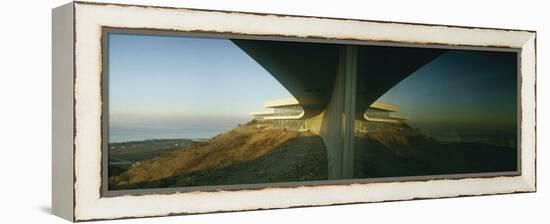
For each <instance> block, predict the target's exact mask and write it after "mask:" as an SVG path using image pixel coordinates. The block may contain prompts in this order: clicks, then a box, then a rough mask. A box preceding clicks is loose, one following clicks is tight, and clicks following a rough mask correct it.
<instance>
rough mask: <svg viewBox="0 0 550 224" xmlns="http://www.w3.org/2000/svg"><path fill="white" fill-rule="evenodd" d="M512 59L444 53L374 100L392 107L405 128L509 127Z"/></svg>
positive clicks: (513, 80) (514, 105) (512, 99)
mask: <svg viewBox="0 0 550 224" xmlns="http://www.w3.org/2000/svg"><path fill="white" fill-rule="evenodd" d="M516 77H517V65H516V55H515V53H503V52H500V53H499V52H482V51H459V50H453V51H449V52H447V53H445V54H443V55H442V56H440V57H439V58H437V59H435V60H434V61H432V62H431V63H430V64H428V65H427V66H425V67H423V68H421V69H419V70H418V71H416V72H415V73H413V74H412V75H410V76H409V77H407V78H406V79H404V80H403V81H401V82H400V83H399V84H397V85H396V86H395V87H393V88H392V89H390V90H389V91H388V92H387V93H386V94H384V95H383V96H382V97H381V98H380V100H382V101H385V102H389V103H393V104H396V105H398V106H399V107H400V112H401V113H403V114H405V115H407V116H409V117H410V118H411V120H410V121H409V123H411V124H416V126H422V125H430V124H431V125H457V124H462V125H474V126H487V125H497V126H503V125H504V126H510V125H513V124H515V123H516V121H517V120H516V116H517V111H516V110H517V100H516V99H517V98H516V94H517V87H516V85H517V80H516Z"/></svg>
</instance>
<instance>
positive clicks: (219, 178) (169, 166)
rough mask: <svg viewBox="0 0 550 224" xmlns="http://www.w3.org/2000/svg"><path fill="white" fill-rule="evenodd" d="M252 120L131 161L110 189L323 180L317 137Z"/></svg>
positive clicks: (321, 149)
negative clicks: (201, 140) (137, 160)
mask: <svg viewBox="0 0 550 224" xmlns="http://www.w3.org/2000/svg"><path fill="white" fill-rule="evenodd" d="M269 125H270V123H269V122H258V121H252V122H249V123H247V124H245V125H242V126H238V127H236V128H234V129H232V130H231V131H228V132H226V133H223V134H220V135H218V136H216V137H214V138H212V139H210V140H209V141H206V142H200V143H196V144H193V145H190V146H188V147H185V148H182V149H180V150H174V151H171V152H166V153H163V154H161V155H159V156H157V157H155V158H153V159H150V160H145V161H143V162H137V163H135V164H134V165H133V166H132V167H131V168H130V169H129V170H127V171H126V172H123V173H122V174H120V175H118V176H115V177H112V178H110V183H111V184H110V188H111V189H133V188H154V187H172V186H199V185H216V184H252V183H265V182H286V181H300V180H303V181H307V180H326V179H327V176H326V175H327V173H328V172H327V162H326V152H325V149H324V145H323V142H322V140H321V138H320V137H318V136H315V135H312V134H310V133H307V132H297V131H286V130H276V129H270V128H269Z"/></svg>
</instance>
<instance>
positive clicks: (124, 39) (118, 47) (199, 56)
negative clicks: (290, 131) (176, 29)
mask: <svg viewBox="0 0 550 224" xmlns="http://www.w3.org/2000/svg"><path fill="white" fill-rule="evenodd" d="M109 41H110V42H109V57H110V58H109V60H110V64H109V66H110V67H109V69H110V70H109V74H110V77H109V82H110V83H109V87H110V88H109V91H110V92H109V94H110V95H109V100H110V102H109V107H110V108H109V109H110V120H111V123H112V124H126V125H128V124H132V125H170V124H173V125H184V126H194V125H198V126H205V125H206V126H208V125H220V124H221V125H228V126H233V125H236V124H237V123H240V122H244V121H247V120H249V119H251V116H249V115H248V112H251V111H256V110H261V109H262V108H263V102H264V101H265V100H268V99H276V98H284V97H290V96H291V95H290V93H288V91H287V90H286V89H285V88H284V87H283V86H282V85H281V84H279V82H277V81H276V80H275V79H274V78H273V77H272V76H271V75H270V74H269V73H268V72H267V71H265V70H264V69H263V68H262V67H261V66H260V65H259V64H257V63H256V62H255V61H254V60H253V59H251V58H250V57H249V56H248V55H246V53H244V52H243V51H242V50H241V49H240V48H238V47H237V46H236V45H234V44H233V43H232V42H231V41H229V40H225V39H206V38H184V37H166V36H144V35H122V34H111V35H110V39H109Z"/></svg>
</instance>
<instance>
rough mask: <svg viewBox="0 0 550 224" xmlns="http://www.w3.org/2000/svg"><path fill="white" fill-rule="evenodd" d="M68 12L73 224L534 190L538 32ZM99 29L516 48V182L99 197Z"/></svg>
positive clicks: (138, 10) (153, 11) (84, 7)
mask: <svg viewBox="0 0 550 224" xmlns="http://www.w3.org/2000/svg"><path fill="white" fill-rule="evenodd" d="M73 7H74V18H73V19H74V34H75V36H74V38H75V45H74V57H75V58H74V78H75V80H74V102H75V105H74V116H75V117H74V121H75V124H74V130H75V133H74V134H75V135H74V177H75V179H74V180H75V182H74V198H73V202H74V208H73V209H74V210H73V212H74V213H73V216H74V217H72V219H73V220H74V221H84V220H95V219H116V218H123V217H147V216H164V215H169V214H189V213H208V212H221V211H236V210H255V209H269V208H287V207H296V206H319V205H331V204H345V203H358V202H380V201H394V200H410V199H417V198H442V197H456V196H464V195H469V196H471V195H484V194H503V193H513V192H533V191H535V190H536V180H535V173H536V170H535V144H536V143H535V138H536V137H535V119H536V114H535V77H536V75H535V36H536V34H535V32H532V31H518V30H497V29H484V28H464V27H450V26H433V25H422V24H401V23H384V22H375V21H359V20H341V19H330V18H314V17H297V16H280V15H260V14H249V13H236V12H220V11H204V10H189V9H176V8H157V7H141V6H125V5H110V4H92V3H78V2H77V3H74V4H73ZM104 26H107V27H121V28H145V29H162V30H172V31H206V32H225V33H233V34H247V35H285V36H290V37H313V36H314V37H323V38H328V39H352V40H359V41H373V42H379V41H381V42H398V43H409V44H434V45H439V44H441V45H456V46H474V47H488V46H490V47H504V48H518V49H521V57H520V60H521V61H520V72H521V91H520V93H521V96H520V97H521V98H520V99H521V100H520V102H521V117H520V118H521V135H520V136H521V139H520V142H521V175H520V176H507V177H493V178H462V179H441V180H429V181H407V182H388V183H365V184H349V185H327V186H302V187H296V188H267V189H259V190H239V191H216V192H188V193H174V194H148V195H140V196H132V195H125V196H117V197H101V195H100V192H101V191H100V187H101V163H102V157H101V152H102V150H101V147H102V145H101V113H102V102H101V84H100V82H101V72H102V71H101V69H102V64H101V63H102V53H101V49H102V48H101V36H102V27H104ZM71 153H72V152H71ZM54 190H55V189H54Z"/></svg>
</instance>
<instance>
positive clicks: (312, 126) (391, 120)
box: [250, 98, 407, 133]
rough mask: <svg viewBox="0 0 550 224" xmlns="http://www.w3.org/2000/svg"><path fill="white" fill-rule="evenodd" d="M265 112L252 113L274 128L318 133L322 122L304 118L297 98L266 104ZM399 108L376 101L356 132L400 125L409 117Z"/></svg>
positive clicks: (361, 117)
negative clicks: (399, 111)
mask: <svg viewBox="0 0 550 224" xmlns="http://www.w3.org/2000/svg"><path fill="white" fill-rule="evenodd" d="M264 107H265V108H266V109H265V110H262V111H255V112H251V113H250V115H252V116H254V119H256V120H270V121H272V126H273V128H279V129H288V130H295V131H312V132H314V133H318V132H319V129H320V128H321V126H322V125H321V124H320V122H322V120H323V119H322V116H323V115H324V114H323V113H321V115H319V116H317V117H312V118H303V115H304V109H303V107H302V106H300V104H299V102H298V101H297V100H296V99H295V98H287V99H277V100H270V101H266V102H264ZM398 109H399V108H398V107H397V106H395V105H393V104H389V103H384V102H380V101H375V102H374V103H373V104H371V105H370V106H369V107H368V108H367V110H366V111H365V112H364V113H363V114H362V115H360V116H357V117H358V118H357V119H355V128H354V129H355V132H363V133H366V132H369V131H377V130H383V129H385V128H387V127H388V125H390V124H398V123H401V122H403V121H404V120H406V119H407V117H405V116H402V115H399V114H397V111H398Z"/></svg>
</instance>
